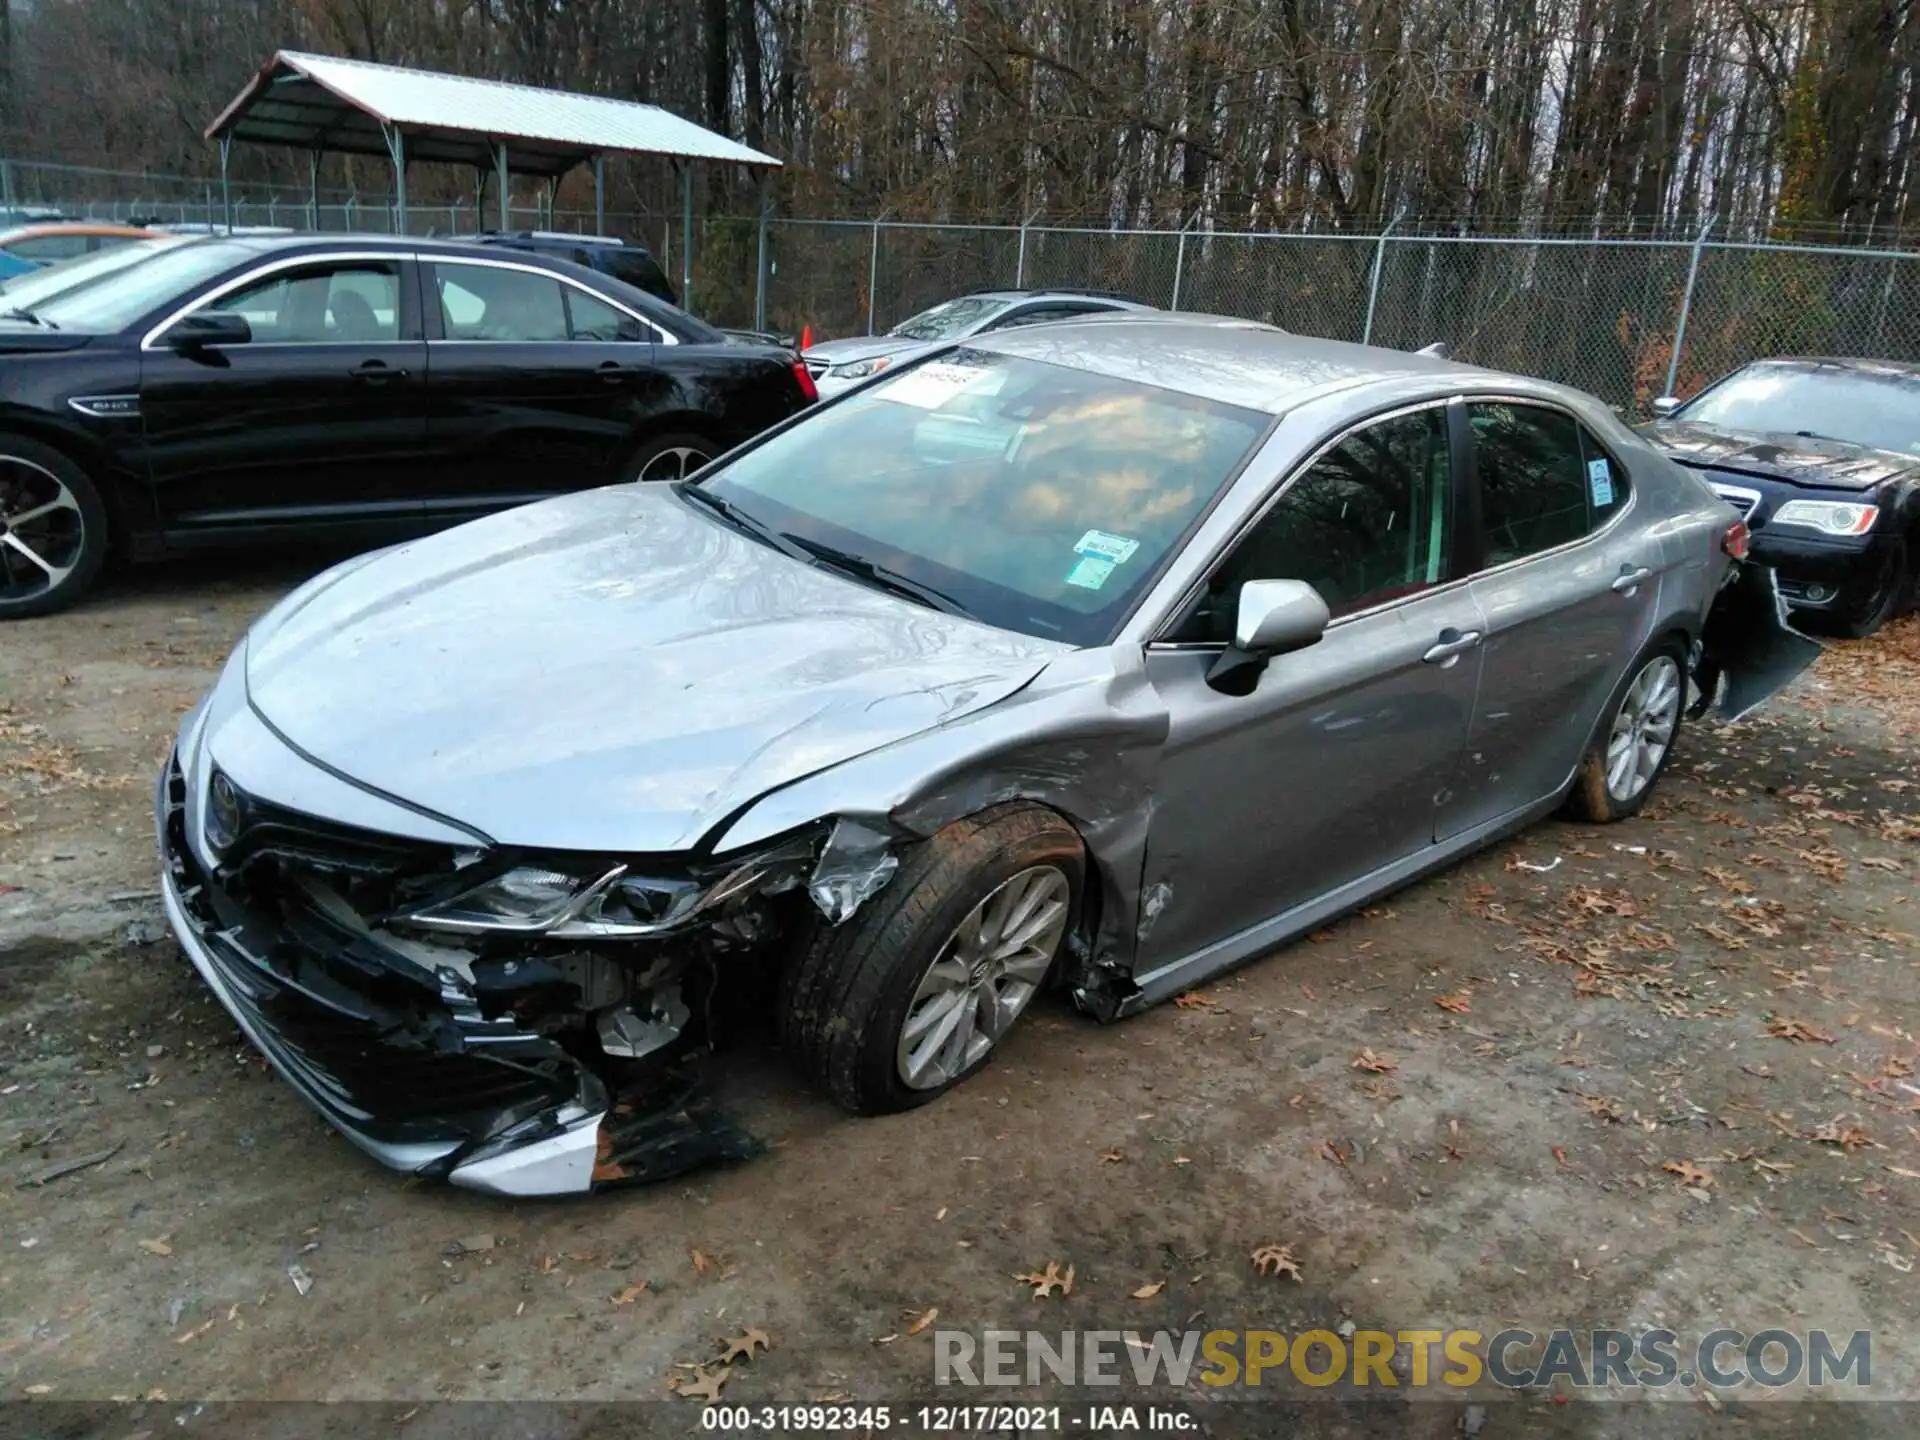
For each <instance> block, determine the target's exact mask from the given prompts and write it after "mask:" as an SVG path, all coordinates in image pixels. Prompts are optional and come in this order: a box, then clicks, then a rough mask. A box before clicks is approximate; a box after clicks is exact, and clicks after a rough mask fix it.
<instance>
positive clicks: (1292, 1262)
mask: <svg viewBox="0 0 1920 1440" xmlns="http://www.w3.org/2000/svg"><path fill="white" fill-rule="evenodd" d="M1253 1268H1254V1269H1255V1270H1258V1271H1259V1272H1260V1273H1261V1274H1262V1275H1272V1276H1276V1277H1284V1278H1289V1279H1293V1280H1304V1279H1305V1278H1306V1277H1305V1276H1303V1275H1302V1274H1301V1273H1300V1260H1299V1257H1297V1256H1296V1255H1295V1254H1294V1253H1293V1247H1292V1246H1291V1245H1262V1246H1261V1247H1260V1248H1259V1249H1257V1250H1255V1251H1254V1252H1253Z"/></svg>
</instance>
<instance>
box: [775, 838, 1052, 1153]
mask: <svg viewBox="0 0 1920 1440" xmlns="http://www.w3.org/2000/svg"><path fill="white" fill-rule="evenodd" d="M1085 877H1086V855H1085V851H1084V849H1083V848H1082V846H1081V844H1080V837H1079V835H1078V834H1077V833H1076V832H1075V831H1074V829H1073V827H1072V826H1071V825H1069V824H1067V822H1066V821H1065V820H1063V819H1061V818H1060V816H1058V815H1056V814H1054V813H1053V812H1052V811H1050V810H1045V809H1042V808H1041V807H1039V806H1037V805H1027V804H1015V805H1008V806H1002V807H999V808H997V809H994V810H990V811H987V812H984V813H983V814H980V815H976V816H971V817H969V818H967V819H965V820H959V821H956V822H955V823H954V824H952V825H949V826H948V827H947V828H946V829H944V830H942V831H940V833H939V834H937V835H935V836H934V837H933V838H932V839H930V840H928V841H927V842H925V843H924V844H923V845H920V846H919V847H917V848H916V849H915V851H914V852H913V853H912V854H911V855H909V856H908V857H906V859H905V861H904V863H903V864H902V865H901V867H900V869H899V872H898V873H897V874H896V875H895V876H894V877H893V879H892V880H891V881H890V882H889V883H888V884H887V886H886V887H885V888H884V889H883V890H881V891H880V893H879V894H877V895H875V896H874V897H873V898H872V899H871V900H869V901H867V903H866V904H865V905H864V906H862V907H861V908H860V910H859V911H857V912H856V913H855V914H854V916H853V918H852V919H850V920H848V921H847V922H846V923H845V924H843V925H840V926H838V927H829V926H825V925H823V926H822V927H821V928H820V929H819V931H818V932H817V933H816V935H815V936H814V938H813V940H812V942H811V943H810V944H809V945H808V946H807V947H806V948H805V949H804V950H803V951H802V953H801V954H800V955H799V956H798V957H796V959H795V960H794V961H793V962H792V964H791V965H790V966H789V967H788V969H787V972H786V974H785V975H784V976H783V977H782V979H781V986H780V1003H779V1007H778V1008H779V1025H780V1036H781V1042H782V1044H783V1047H784V1048H785V1049H786V1051H787V1053H788V1055H789V1057H790V1058H791V1059H792V1060H793V1062H794V1063H795V1064H796V1065H797V1066H798V1067H799V1069H800V1070H801V1071H802V1072H803V1073H805V1074H806V1075H807V1076H808V1077H809V1078H811V1079H812V1080H813V1081H814V1082H815V1083H816V1084H818V1085H819V1086H820V1087H821V1088H822V1089H823V1090H825V1091H826V1092H827V1093H828V1094H829V1095H831V1096H832V1097H833V1098H834V1100H835V1101H837V1102H838V1103H839V1104H840V1105H842V1106H844V1107H845V1108H846V1109H848V1110H851V1111H853V1112H854V1113H855V1114H858V1115H877V1114H887V1113H891V1112H894V1111H899V1110H910V1109H912V1108H914V1107H915V1106H917V1105H924V1104H926V1103H927V1102H928V1101H929V1100H932V1099H934V1098H935V1097H937V1096H939V1095H942V1094H945V1093H946V1092H947V1091H948V1090H951V1089H952V1088H953V1087H954V1086H955V1085H958V1084H959V1083H960V1082H961V1081H963V1080H965V1079H966V1078H967V1077H968V1076H970V1075H972V1074H974V1073H975V1072H977V1071H978V1070H980V1069H981V1068H982V1067H983V1066H985V1065H986V1063H987V1062H988V1060H989V1059H990V1058H991V1057H992V1055H993V1052H994V1050H995V1049H996V1048H998V1045H999V1042H1000V1041H1001V1040H1002V1039H1003V1038H1005V1036H1006V1034H1007V1032H1008V1030H1010V1029H1011V1028H1012V1026H1013V1024H1014V1022H1015V1021H1016V1020H1018V1019H1019V1017H1020V1015H1021V1014H1022V1013H1023V1012H1024V1011H1025V1009H1026V1008H1027V1005H1028V1004H1029V1002H1031V1001H1032V999H1033V997H1034V996H1035V995H1036V994H1038V993H1039V991H1040V990H1041V989H1042V988H1043V986H1044V984H1045V982H1046V979H1047V976H1048V973H1049V972H1050V971H1051V969H1052V967H1053V964H1054V962H1055V960H1056V959H1057V958H1058V957H1059V954H1060V951H1061V949H1062V947H1063V946H1064V944H1065V942H1066V936H1067V934H1068V931H1069V929H1070V927H1071V926H1072V923H1073V920H1074V917H1075V916H1076V915H1077V914H1078V913H1079V905H1080V897H1081V893H1082V889H1083V886H1084V884H1085Z"/></svg>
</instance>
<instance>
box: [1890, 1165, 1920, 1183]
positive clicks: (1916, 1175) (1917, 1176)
mask: <svg viewBox="0 0 1920 1440" xmlns="http://www.w3.org/2000/svg"><path fill="white" fill-rule="evenodd" d="M1886 1168H1887V1169H1888V1170H1890V1171H1891V1172H1892V1173H1894V1174H1895V1175H1898V1176H1899V1177H1900V1178H1901V1179H1902V1180H1920V1170H1908V1169H1905V1168H1904V1167H1902V1166H1899V1165H1889V1166H1887V1167H1886Z"/></svg>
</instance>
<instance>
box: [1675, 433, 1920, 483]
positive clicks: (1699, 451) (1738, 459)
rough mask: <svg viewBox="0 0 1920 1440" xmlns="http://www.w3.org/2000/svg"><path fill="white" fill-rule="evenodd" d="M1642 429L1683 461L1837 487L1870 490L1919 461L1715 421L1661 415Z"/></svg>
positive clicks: (1885, 452)
mask: <svg viewBox="0 0 1920 1440" xmlns="http://www.w3.org/2000/svg"><path fill="white" fill-rule="evenodd" d="M1815 423H1818V421H1817V418H1816V420H1815ZM1646 434H1647V437H1648V438H1649V439H1651V440H1652V441H1653V442H1654V443H1655V444H1657V445H1659V446H1660V447H1661V448H1662V449H1664V450H1665V451H1666V452H1667V455H1668V457H1669V458H1670V459H1673V460H1677V461H1679V462H1680V463H1681V464H1683V465H1694V466H1712V467H1713V468H1714V469H1716V470H1729V471H1737V472H1739V473H1742V474H1747V475H1760V476H1764V477H1766V478H1767V479H1770V480H1785V481H1788V482H1789V483H1792V484H1798V485H1825V486H1831V487H1833V488H1834V489H1837V490H1871V489H1873V488H1875V487H1876V486H1878V485H1880V484H1881V483H1883V482H1884V481H1887V480H1891V479H1893V478H1894V477H1896V476H1899V475H1903V474H1905V473H1906V472H1908V471H1909V470H1912V469H1914V468H1915V466H1916V465H1917V464H1920V461H1916V460H1915V459H1914V458H1913V457H1912V456H1907V455H1896V454H1893V453H1892V452H1890V451H1886V450H1875V449H1873V448H1872V447H1871V446H1868V445H1854V444H1851V443H1849V442H1847V441H1845V440H1819V439H1815V438H1814V437H1812V436H1810V435H1757V434H1754V433H1753V432H1752V431H1748V430H1723V429H1721V428H1720V427H1719V426H1717V425H1703V424H1698V423H1696V422H1693V421H1688V420H1669V421H1663V422H1661V423H1658V424H1655V425H1652V426H1650V427H1648V429H1647V431H1646Z"/></svg>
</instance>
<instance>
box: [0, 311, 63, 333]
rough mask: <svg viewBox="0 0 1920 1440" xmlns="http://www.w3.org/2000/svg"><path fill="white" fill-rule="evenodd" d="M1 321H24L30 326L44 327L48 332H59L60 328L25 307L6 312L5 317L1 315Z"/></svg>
mask: <svg viewBox="0 0 1920 1440" xmlns="http://www.w3.org/2000/svg"><path fill="white" fill-rule="evenodd" d="M0 319H6V320H24V321H26V322H27V324H29V325H40V326H44V327H45V328H46V329H48V330H58V329H59V328H60V327H59V326H58V325H56V324H54V323H53V321H51V320H44V319H42V318H41V317H40V316H38V315H36V314H34V313H33V312H32V311H31V310H28V309H26V308H24V307H23V306H19V305H16V306H14V307H13V309H11V310H8V311H6V312H5V314H4V315H0Z"/></svg>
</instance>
